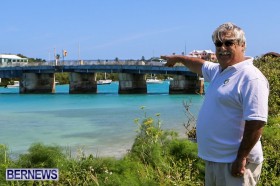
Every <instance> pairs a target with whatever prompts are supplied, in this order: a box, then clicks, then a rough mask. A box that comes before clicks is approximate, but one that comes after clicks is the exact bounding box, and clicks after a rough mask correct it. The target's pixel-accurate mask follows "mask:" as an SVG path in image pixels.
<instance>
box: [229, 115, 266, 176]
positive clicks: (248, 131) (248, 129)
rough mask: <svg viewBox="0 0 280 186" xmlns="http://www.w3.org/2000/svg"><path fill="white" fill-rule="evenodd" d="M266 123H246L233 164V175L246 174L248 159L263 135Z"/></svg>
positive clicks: (252, 121) (255, 121) (254, 121)
mask: <svg viewBox="0 0 280 186" xmlns="http://www.w3.org/2000/svg"><path fill="white" fill-rule="evenodd" d="M264 125H265V122H264V121H260V120H251V121H246V122H245V129H244V134H243V139H242V141H241V144H240V147H239V149H238V153H237V157H236V160H235V161H234V162H233V164H232V168H231V174H232V175H233V176H240V175H243V174H244V171H245V165H246V158H247V156H248V155H249V153H250V151H251V150H252V148H253V147H254V146H255V144H256V143H257V142H258V140H259V139H260V137H261V135H262V131H263V127H264Z"/></svg>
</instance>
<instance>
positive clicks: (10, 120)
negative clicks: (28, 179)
mask: <svg viewBox="0 0 280 186" xmlns="http://www.w3.org/2000/svg"><path fill="white" fill-rule="evenodd" d="M168 87H169V82H167V81H166V82H164V83H163V84H151V85H148V94H145V95H143V94H136V95H120V94H118V82H113V83H112V84H110V85H98V93H97V94H69V93H68V90H69V85H57V86H56V93H55V94H19V93H18V92H19V90H18V88H13V89H7V88H0V144H5V145H7V146H8V147H9V149H10V151H11V153H12V154H13V155H17V154H20V153H24V152H26V151H27V149H28V148H29V147H30V145H31V144H32V143H36V142H41V143H44V144H48V145H51V144H55V145H59V146H62V147H67V148H68V149H69V148H70V149H71V151H72V152H73V153H75V152H78V151H79V150H82V151H84V153H85V154H93V155H96V156H114V157H120V156H122V155H123V154H124V153H125V152H126V151H127V150H129V149H130V147H131V145H132V144H133V142H134V139H135V136H136V135H137V133H136V130H137V125H136V124H135V123H134V120H135V119H136V118H140V120H141V119H143V117H144V115H145V113H146V115H147V116H152V117H154V118H157V117H156V116H155V115H156V114H157V113H160V120H161V122H162V127H163V128H164V129H167V130H175V131H177V132H178V133H179V134H180V135H182V136H184V135H185V132H186V130H185V128H184V126H183V124H184V123H186V122H187V116H186V113H185V109H184V107H183V101H190V100H191V104H192V106H191V110H192V112H193V113H194V114H195V115H196V114H197V112H198V110H199V108H200V106H201V104H202V101H203V97H202V96H199V95H187V94H185V95H169V94H168ZM142 106H144V107H145V109H144V110H142V109H140V107H142Z"/></svg>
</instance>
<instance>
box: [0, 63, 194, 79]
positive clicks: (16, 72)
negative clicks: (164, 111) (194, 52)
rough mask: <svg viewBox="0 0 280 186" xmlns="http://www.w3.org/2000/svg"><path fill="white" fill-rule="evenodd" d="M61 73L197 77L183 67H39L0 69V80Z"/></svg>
mask: <svg viewBox="0 0 280 186" xmlns="http://www.w3.org/2000/svg"><path fill="white" fill-rule="evenodd" d="M28 72H30V73H61V72H81V73H94V72H107V73H131V74H177V75H186V76H197V74H195V73H193V72H191V71H190V70H189V69H187V68H186V67H184V66H176V67H165V66H145V65H57V66H53V65H41V66H15V67H12V66H11V67H0V78H14V77H21V76H22V73H28Z"/></svg>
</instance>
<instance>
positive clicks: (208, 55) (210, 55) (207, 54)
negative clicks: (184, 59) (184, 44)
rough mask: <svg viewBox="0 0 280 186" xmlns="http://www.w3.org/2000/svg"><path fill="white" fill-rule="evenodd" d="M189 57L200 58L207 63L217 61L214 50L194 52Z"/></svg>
mask: <svg viewBox="0 0 280 186" xmlns="http://www.w3.org/2000/svg"><path fill="white" fill-rule="evenodd" d="M189 56H192V57H198V58H201V59H204V60H207V61H216V60H217V57H216V54H215V53H214V52H213V51H212V50H193V51H192V52H190V53H189Z"/></svg>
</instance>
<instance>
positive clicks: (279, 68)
mask: <svg viewBox="0 0 280 186" xmlns="http://www.w3.org/2000/svg"><path fill="white" fill-rule="evenodd" d="M254 65H256V66H257V67H258V68H259V69H260V70H261V71H262V73H263V74H264V75H265V77H266V78H267V80H268V81H269V89H270V93H269V115H270V116H279V115H280V112H279V111H280V57H270V56H266V57H262V58H257V59H255V60H254Z"/></svg>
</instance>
